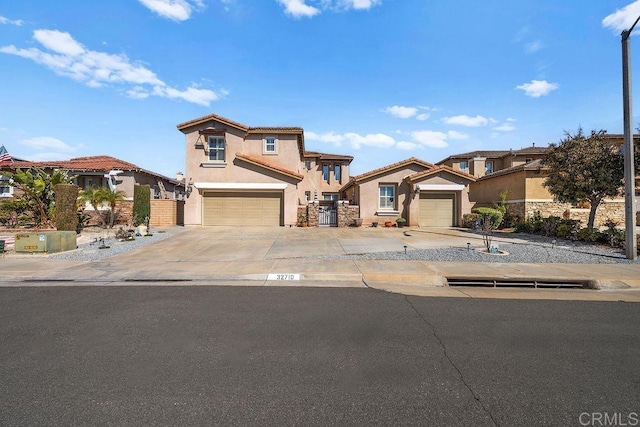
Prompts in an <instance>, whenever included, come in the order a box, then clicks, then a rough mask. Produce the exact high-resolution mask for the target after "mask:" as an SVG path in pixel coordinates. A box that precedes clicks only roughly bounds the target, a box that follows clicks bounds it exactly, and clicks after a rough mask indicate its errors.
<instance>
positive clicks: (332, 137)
mask: <svg viewBox="0 0 640 427" xmlns="http://www.w3.org/2000/svg"><path fill="white" fill-rule="evenodd" d="M304 136H305V138H306V139H308V140H311V141H320V142H328V143H330V144H334V145H338V146H340V145H342V142H343V141H344V136H342V135H339V134H337V133H335V132H333V131H331V132H326V133H323V134H322V135H320V134H317V133H315V132H305V134H304Z"/></svg>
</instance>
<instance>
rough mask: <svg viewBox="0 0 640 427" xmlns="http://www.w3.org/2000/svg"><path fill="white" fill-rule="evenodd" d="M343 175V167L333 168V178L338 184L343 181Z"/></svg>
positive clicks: (335, 166)
mask: <svg viewBox="0 0 640 427" xmlns="http://www.w3.org/2000/svg"><path fill="white" fill-rule="evenodd" d="M341 175H342V167H341V166H340V165H334V166H333V178H334V179H335V180H336V182H338V183H339V182H340V179H341Z"/></svg>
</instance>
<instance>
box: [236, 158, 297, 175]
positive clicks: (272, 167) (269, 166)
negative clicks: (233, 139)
mask: <svg viewBox="0 0 640 427" xmlns="http://www.w3.org/2000/svg"><path fill="white" fill-rule="evenodd" d="M236 157H237V158H239V159H241V160H244V161H245V162H248V163H251V164H254V165H256V166H261V167H263V168H266V169H269V170H272V171H275V172H278V173H281V174H283V175H286V176H289V177H291V178H295V179H299V180H303V179H304V175H300V174H299V173H297V172H294V171H291V170H289V169H285V168H283V167H282V166H278V165H274V164H272V163H269V162H267V161H265V160H264V159H262V158H260V157H258V156H252V155H250V154H242V153H236Z"/></svg>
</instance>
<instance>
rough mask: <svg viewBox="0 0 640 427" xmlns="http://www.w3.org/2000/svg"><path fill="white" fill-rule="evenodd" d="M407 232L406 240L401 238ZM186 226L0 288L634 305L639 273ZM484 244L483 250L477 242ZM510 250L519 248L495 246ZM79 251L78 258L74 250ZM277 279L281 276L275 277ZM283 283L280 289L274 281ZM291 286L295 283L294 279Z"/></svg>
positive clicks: (428, 235) (29, 271) (18, 262)
mask: <svg viewBox="0 0 640 427" xmlns="http://www.w3.org/2000/svg"><path fill="white" fill-rule="evenodd" d="M404 231H407V230H406V229H405V230H404ZM404 231H403V230H401V229H395V228H393V229H382V230H380V229H371V228H349V229H336V228H334V229H330V228H307V229H296V228H293V229H290V228H232V227H221V228H218V227H185V228H184V229H183V230H181V232H179V233H178V234H176V235H174V236H172V237H170V238H168V239H165V240H162V241H159V242H156V243H154V244H150V245H148V246H144V247H142V248H139V249H136V250H134V251H132V252H129V253H126V254H121V255H117V256H113V257H111V258H107V259H105V260H101V261H89V262H83V261H64V260H56V259H51V258H50V257H48V256H47V255H22V254H15V255H9V256H5V257H4V258H0V266H1V274H0V286H25V285H28V284H29V283H33V284H35V283H36V282H47V284H48V285H65V286H68V285H87V284H89V285H94V286H95V285H110V286H113V285H115V284H118V283H124V284H126V285H135V284H138V285H142V284H145V285H150V284H159V283H162V284H165V285H233V286H325V287H341V286H348V287H370V288H375V289H381V290H385V291H391V292H398V293H403V294H410V295H425V296H455V297H465V298H469V297H474V298H478V297H490V298H543V299H589V300H607V301H611V300H613V301H636V302H640V265H639V264H525V263H477V262H473V263H471V262H466V263H465V262H432V261H407V260H393V261H380V260H361V259H344V260H335V259H334V260H327V259H314V258H313V257H317V256H326V255H335V254H350V253H372V252H383V251H399V250H401V248H403V247H404V246H405V245H410V248H438V247H450V246H459V247H466V243H467V242H471V243H472V245H473V246H474V247H479V246H481V245H482V242H481V236H479V235H474V234H470V233H467V232H464V231H460V230H455V229H432V230H424V229H421V230H412V231H411V233H410V234H411V236H406V235H405V234H404ZM479 239H480V241H479ZM496 240H497V241H500V242H503V243H506V242H512V241H517V239H509V238H507V237H497V238H496ZM79 250H82V249H79ZM277 275H281V277H278V276H277ZM454 278H458V279H461V278H467V279H468V278H474V279H491V280H494V279H498V280H501V279H504V280H506V281H518V280H527V281H530V282H532V281H535V280H538V281H565V282H575V281H581V282H585V283H588V284H589V286H591V287H595V288H597V289H578V290H570V289H553V290H551V289H520V288H517V289H515V288H513V286H511V287H508V288H506V287H505V288H497V289H494V288H486V287H473V288H470V287H453V286H447V280H448V279H449V280H451V279H454ZM276 279H285V280H276ZM291 279H292V280H291Z"/></svg>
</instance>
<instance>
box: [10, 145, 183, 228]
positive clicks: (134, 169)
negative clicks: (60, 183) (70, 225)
mask: <svg viewBox="0 0 640 427" xmlns="http://www.w3.org/2000/svg"><path fill="white" fill-rule="evenodd" d="M31 167H37V168H40V169H43V170H44V171H46V172H51V171H53V170H55V169H64V170H67V171H69V175H70V176H76V178H75V179H74V180H73V182H74V184H76V185H77V186H79V187H80V188H81V189H87V188H89V187H91V186H94V187H105V188H111V189H112V190H120V191H123V192H124V194H125V199H126V200H125V201H123V202H118V211H119V212H120V215H119V218H120V219H119V220H118V221H119V222H120V223H123V224H124V223H129V222H131V221H132V220H133V189H134V186H135V185H136V184H138V185H149V186H150V189H151V199H152V200H151V214H150V218H149V220H150V225H152V226H164V225H176V224H178V225H181V224H183V206H184V203H183V202H182V200H183V199H184V198H185V185H184V179H183V178H182V175H181V174H180V173H178V176H177V177H176V179H172V178H168V177H166V176H163V175H160V174H158V173H155V172H152V171H149V170H146V169H143V168H141V167H139V166H136V165H134V164H133V163H129V162H125V161H124V160H120V159H116V158H114V157H110V156H91V157H78V158H74V159H70V160H53V161H44V162H30V161H26V160H19V159H15V158H14V159H13V161H7V162H2V163H0V197H3V196H6V197H13V190H14V189H13V187H11V186H10V185H8V184H9V181H8V179H5V178H6V175H2V171H9V172H15V170H16V169H22V170H25V169H29V168H31ZM103 208H104V209H107V207H106V205H105V206H103ZM101 209H102V208H101ZM85 212H86V213H91V212H93V208H92V207H91V206H89V205H87V211H85ZM90 216H92V220H91V222H95V223H99V222H100V221H99V220H98V219H97V218H96V213H93V214H92V215H90Z"/></svg>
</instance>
